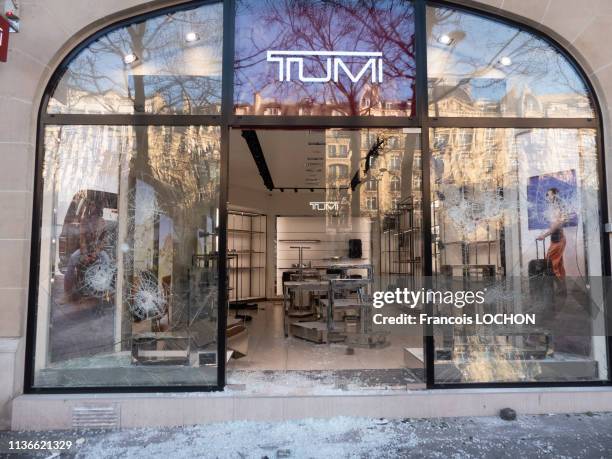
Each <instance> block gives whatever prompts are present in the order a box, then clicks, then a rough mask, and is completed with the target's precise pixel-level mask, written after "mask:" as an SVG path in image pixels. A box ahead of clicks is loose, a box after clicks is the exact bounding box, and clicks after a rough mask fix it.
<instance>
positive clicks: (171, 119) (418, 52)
mask: <svg viewBox="0 0 612 459" xmlns="http://www.w3.org/2000/svg"><path fill="white" fill-rule="evenodd" d="M215 3H223V63H222V101H221V114H220V115H165V114H164V115H162V114H141V113H138V114H125V115H124V114H99V115H98V114H49V113H47V112H46V109H47V105H48V102H49V99H50V96H51V95H52V94H53V92H54V90H55V88H56V87H57V84H58V82H59V80H60V79H61V77H62V76H63V75H64V73H65V71H66V69H67V68H68V66H69V65H70V63H71V62H72V60H73V59H74V58H75V56H77V55H78V54H79V53H80V52H81V51H83V50H84V49H85V48H87V46H88V45H89V44H90V43H92V42H93V41H95V40H97V39H98V38H100V37H101V36H103V35H106V34H107V33H109V32H112V31H113V30H116V29H119V28H122V27H125V26H128V25H130V24H132V23H134V22H140V21H144V20H146V19H149V18H153V17H156V16H158V15H160V14H165V13H173V12H177V11H182V10H188V9H192V8H196V7H198V6H202V5H206V4H215ZM412 3H413V5H414V18H415V67H416V80H415V89H414V90H415V104H416V110H415V116H413V117H407V116H397V117H395V116H394V117H389V116H381V117H378V116H348V117H338V116H307V115H306V116H270V115H260V116H255V115H253V116H251V115H249V116H245V115H234V106H233V104H234V97H233V96H234V94H233V81H234V74H233V61H234V39H235V36H234V32H235V11H236V0H193V1H188V2H185V3H181V4H179V5H173V6H169V7H163V8H159V9H155V10H152V11H147V12H145V13H144V14H136V15H135V16H133V17H130V18H128V19H122V20H120V21H117V22H115V23H113V24H111V25H109V26H107V27H105V28H103V29H101V30H99V31H97V32H96V33H94V34H92V35H91V36H90V37H89V38H87V39H86V40H84V41H83V42H82V43H81V44H79V45H78V46H77V47H75V48H74V49H73V50H72V51H71V52H70V53H68V55H67V56H66V57H65V58H64V59H63V60H62V62H61V63H60V65H59V66H58V68H57V69H56V70H55V72H54V74H53V76H52V77H51V79H50V80H49V83H48V84H47V86H46V88H45V91H44V94H43V97H42V100H41V104H40V107H39V112H38V124H37V134H36V135H37V139H36V158H35V183H34V199H33V213H32V232H31V235H32V237H31V252H30V253H31V255H30V257H31V258H30V273H29V287H28V314H27V332H26V362H25V379H24V392H25V393H96V392H97V393H119V392H122V393H128V392H144V393H147V392H202V391H219V390H223V388H224V387H225V384H226V378H225V377H226V365H225V359H224V358H219V359H218V365H217V384H216V385H212V386H122V387H54V388H48V387H45V388H41V387H35V386H34V358H35V355H34V351H35V339H36V314H37V301H38V280H39V266H40V224H41V222H42V218H41V217H42V215H41V213H42V204H43V203H42V198H43V195H42V165H43V159H44V132H45V127H46V126H47V125H131V126H161V125H168V126H192V125H196V126H197V125H209V126H219V127H220V130H221V178H220V179H221V195H220V198H219V199H220V202H219V215H220V219H219V233H220V235H219V236H220V237H219V251H220V253H221V254H223V253H226V250H227V233H226V229H227V198H228V183H229V181H228V178H229V175H228V172H229V148H230V146H229V133H230V129H236V128H249V129H256V128H262V129H326V128H327V129H329V128H346V129H356V128H372V129H376V128H420V129H421V176H422V187H423V188H422V196H423V197H422V208H423V221H422V227H423V233H422V241H423V254H422V255H423V258H422V259H423V263H422V273H423V275H424V276H425V278H428V277H430V276H431V275H432V272H433V271H432V244H431V243H432V234H431V230H430V228H431V223H432V221H431V194H430V193H431V183H430V160H431V152H430V145H429V141H430V139H429V132H430V129H431V128H436V127H454V128H461V127H465V128H533V129H536V128H544V129H545V128H559V129H562V128H567V129H569V128H572V129H579V128H590V129H594V130H595V131H596V144H597V145H596V148H597V151H598V158H599V164H598V169H599V170H598V174H599V177H598V178H599V184H600V187H599V188H600V189H599V202H600V206H601V209H600V216H601V219H602V222H601V223H602V226H603V223H604V222H607V221H608V201H607V183H606V176H605V155H604V153H603V152H604V151H605V150H604V142H603V116H602V110H601V104H600V103H599V99H598V97H597V91H596V90H595V88H594V86H593V84H592V82H591V81H590V79H589V78H588V75H587V74H586V72H585V71H584V70H583V69H582V67H581V66H580V65H579V64H578V60H577V59H576V58H575V57H574V56H573V55H572V54H571V52H570V51H569V50H568V49H566V47H564V46H562V45H561V44H560V43H559V41H558V40H557V39H555V38H554V37H553V36H551V35H554V34H553V33H552V32H550V31H547V33H543V32H542V31H540V30H539V29H538V28H537V24H535V23H529V21H525V19H524V18H521V17H519V16H517V15H514V14H513V13H510V12H506V11H503V10H500V9H497V8H495V7H490V6H485V5H480V4H476V3H475V2H473V1H472V0H455V1H452V0H412ZM427 6H434V7H443V8H453V9H457V10H460V11H464V12H466V13H470V14H474V15H477V16H480V17H483V18H485V19H487V20H493V21H497V22H500V23H505V24H507V25H510V26H512V27H515V28H517V29H520V30H523V31H525V32H527V33H530V34H533V35H535V36H537V37H539V38H541V39H543V40H544V41H545V42H546V43H548V44H549V45H550V46H551V47H553V48H554V49H555V50H556V51H557V52H559V53H560V54H561V55H562V56H563V57H564V58H565V59H566V60H567V62H568V63H570V64H571V65H572V66H573V68H574V70H575V71H576V72H577V74H578V75H579V76H580V77H581V78H582V80H583V81H584V82H585V85H586V87H587V90H588V91H589V93H590V95H591V99H592V102H593V109H594V111H595V117H594V118H486V117H433V116H430V115H429V113H428V88H427V33H426V23H425V21H426V8H427ZM142 9H143V11H146V9H147V7H146V5H142ZM601 247H602V255H603V257H602V258H603V260H602V272H603V274H604V276H610V271H611V269H610V268H611V267H610V239H609V237H608V236H607V234H606V233H605V232H604V231H603V230H602V231H601ZM226 272H227V266H226V260H225V257H223V256H222V257H220V260H219V298H218V304H219V316H218V324H217V325H218V329H217V344H218V355H219V356H224V355H225V340H226V319H227V292H226V287H227V285H226V276H225V274H226ZM429 327H432V326H429ZM425 331H426V332H425V333H424V343H423V348H424V352H425V380H426V386H427V388H433V389H439V388H479V387H487V388H491V387H572V386H602V385H611V375H612V339H611V336H610V333H611V331H610V330H606V335H607V336H606V339H607V351H608V353H607V354H608V355H607V359H608V376H607V379H606V380H603V381H593V382H582V381H573V382H543V383H540V382H505V383H437V382H436V381H435V379H434V352H435V348H434V338H433V335H432V333H431V331H432V330H431V329H427V330H425Z"/></svg>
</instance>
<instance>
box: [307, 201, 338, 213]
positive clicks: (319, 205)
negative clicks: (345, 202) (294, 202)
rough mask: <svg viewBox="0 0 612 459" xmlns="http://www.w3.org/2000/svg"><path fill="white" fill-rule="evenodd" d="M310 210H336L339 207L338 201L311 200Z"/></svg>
mask: <svg viewBox="0 0 612 459" xmlns="http://www.w3.org/2000/svg"><path fill="white" fill-rule="evenodd" d="M309 204H310V207H311V208H312V210H319V211H325V210H338V209H340V203H339V202H338V201H320V202H317V201H312V202H310V203H309Z"/></svg>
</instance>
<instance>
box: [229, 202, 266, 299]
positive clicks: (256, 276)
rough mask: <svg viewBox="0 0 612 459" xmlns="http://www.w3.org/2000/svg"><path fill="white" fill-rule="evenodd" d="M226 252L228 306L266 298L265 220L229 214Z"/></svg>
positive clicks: (241, 213)
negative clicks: (228, 256)
mask: <svg viewBox="0 0 612 459" xmlns="http://www.w3.org/2000/svg"><path fill="white" fill-rule="evenodd" d="M227 226H228V230H227V249H228V254H231V255H232V256H233V257H234V258H233V260H232V262H231V263H229V266H228V271H229V279H230V286H231V287H232V288H233V290H232V294H231V295H230V302H232V303H240V302H246V301H252V300H254V299H261V298H265V296H266V216H265V215H263V214H257V213H251V212H239V211H229V212H228V224H227Z"/></svg>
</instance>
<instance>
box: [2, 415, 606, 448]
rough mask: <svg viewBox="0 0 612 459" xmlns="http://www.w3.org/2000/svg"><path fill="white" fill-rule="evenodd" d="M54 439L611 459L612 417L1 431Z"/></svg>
mask: <svg viewBox="0 0 612 459" xmlns="http://www.w3.org/2000/svg"><path fill="white" fill-rule="evenodd" d="M54 439H55V440H59V439H72V441H73V444H74V445H75V447H74V449H73V450H72V451H70V457H72V455H76V457H78V458H86V459H89V458H91V459H98V458H100V459H102V458H126V459H138V458H173V459H182V458H184V459H191V458H195V457H197V458H257V459H261V458H269V459H275V458H330V457H333V458H348V457H350V458H353V457H364V458H365V457H367V458H396V457H426V458H448V457H453V458H455V457H456V458H483V457H484V458H496V459H497V458H506V457H507V458H513V459H514V458H516V457H529V458H537V457H572V458H592V457H596V458H599V457H610V455H609V453H610V451H612V413H607V414H603V413H589V415H587V414H567V415H566V414H560V415H543V416H530V415H525V416H519V417H518V418H517V420H516V421H515V422H506V421H504V420H502V419H501V418H499V417H482V418H468V417H465V418H445V419H409V418H404V419H385V418H382V419H370V418H350V417H337V418H331V419H303V420H294V421H282V422H252V421H235V422H224V423H215V424H208V425H202V426H191V427H176V428H145V429H125V430H107V431H92V430H86V431H54V432H35V433H33V432H0V444H1V445H6V444H8V441H9V440H12V441H36V440H38V441H42V440H45V441H49V440H54ZM0 452H5V451H0ZM7 452H8V451H7ZM58 452H61V451H58ZM66 453H67V452H66V451H63V454H62V455H61V456H60V455H56V456H53V454H54V452H53V451H45V452H42V451H40V452H32V454H31V455H30V454H28V455H27V456H23V455H21V456H19V455H15V456H14V457H15V458H23V457H45V458H48V457H65V456H66ZM3 457H5V456H3ZM9 457H10V456H9Z"/></svg>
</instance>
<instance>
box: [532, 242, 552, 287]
mask: <svg viewBox="0 0 612 459" xmlns="http://www.w3.org/2000/svg"><path fill="white" fill-rule="evenodd" d="M527 269H528V272H529V278H532V277H542V276H547V275H549V274H550V263H549V261H548V259H547V258H546V241H542V258H540V251H539V245H538V241H537V239H536V259H535V260H531V261H530V262H529V265H528V268H527Z"/></svg>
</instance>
